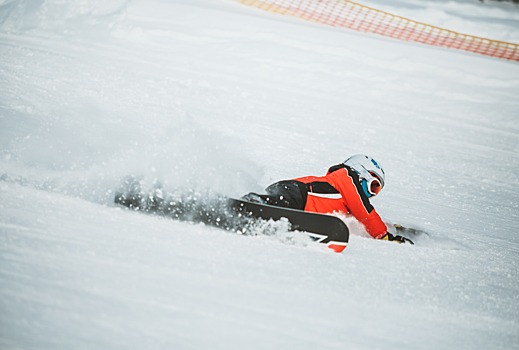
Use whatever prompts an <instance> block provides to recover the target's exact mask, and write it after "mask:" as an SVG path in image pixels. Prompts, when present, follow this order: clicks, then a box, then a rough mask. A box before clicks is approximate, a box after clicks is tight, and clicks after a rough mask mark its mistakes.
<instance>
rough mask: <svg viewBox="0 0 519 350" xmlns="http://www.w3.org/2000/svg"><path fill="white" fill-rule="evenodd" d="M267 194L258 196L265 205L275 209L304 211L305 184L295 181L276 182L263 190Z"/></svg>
mask: <svg viewBox="0 0 519 350" xmlns="http://www.w3.org/2000/svg"><path fill="white" fill-rule="evenodd" d="M265 191H266V192H267V194H262V195H260V197H261V198H263V199H264V200H265V201H266V202H267V204H270V205H275V206H277V207H284V208H292V209H299V210H304V209H305V205H306V198H307V196H308V188H307V186H306V184H304V183H302V182H299V181H296V180H285V181H279V182H276V183H274V184H272V185H270V186H269V187H267V188H266V189H265Z"/></svg>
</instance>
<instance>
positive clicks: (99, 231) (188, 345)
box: [0, 0, 519, 349]
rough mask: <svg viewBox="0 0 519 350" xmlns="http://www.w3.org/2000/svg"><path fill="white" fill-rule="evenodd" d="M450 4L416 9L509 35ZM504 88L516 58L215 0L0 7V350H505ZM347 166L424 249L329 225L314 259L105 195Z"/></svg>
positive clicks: (515, 109) (516, 338) (511, 167)
mask: <svg viewBox="0 0 519 350" xmlns="http://www.w3.org/2000/svg"><path fill="white" fill-rule="evenodd" d="M456 3H458V2H452V1H450V2H440V1H439V2H429V3H427V10H424V11H423V13H422V14H421V16H423V17H422V18H417V19H419V20H424V21H425V20H426V19H427V18H426V17H427V14H428V13H430V17H429V18H430V19H431V22H434V20H435V19H437V18H438V16H437V14H438V13H449V16H458V17H457V18H458V19H459V20H460V21H462V22H464V23H470V24H471V26H474V27H484V28H485V30H486V31H487V33H488V34H489V35H488V36H490V37H494V38H517V37H519V36H518V34H517V33H518V28H519V27H518V26H517V25H516V24H517V18H516V17H513V15H510V18H504V17H499V16H497V15H495V14H496V11H501V9H502V8H503V7H502V6H503V4H500V5H495V7H493V6H494V5H492V4H480V3H479V2H477V1H473V2H469V1H468V0H467V1H459V6H472V7H470V8H477V9H478V10H477V12H474V14H475V15H474V16H470V15H468V14H467V12H466V11H460V12H456V11H454V12H453V11H450V10H449V8H452V7H453V6H454V4H456ZM371 4H373V2H372V3H371ZM395 4H398V8H400V9H408V11H411V12H412V11H413V7H412V6H411V5H410V4H409V2H406V1H403V0H402V1H399V2H397V3H395ZM395 6H396V5H395ZM482 6H487V7H485V9H488V14H489V15H488V16H487V17H485V16H484V15H485V12H484V11H483V10H481V9H482V8H483V7H482ZM511 6H515V5H511ZM430 9H432V10H434V11H428V10H430ZM500 13H501V12H500ZM402 15H407V14H406V13H402ZM467 28H468V27H467ZM454 29H456V28H454ZM498 32H499V33H501V34H499V36H498ZM471 34H477V33H471ZM494 34H495V35H494ZM517 91H519V65H517V63H513V62H507V61H501V60H496V59H492V58H487V57H483V56H477V55H472V54H468V53H464V52H457V51H451V50H444V49H438V48H431V47H426V46H421V45H416V44H410V43H403V42H398V41H394V40H386V39H384V38H381V37H375V36H369V35H363V34H359V33H354V32H349V31H346V30H341V29H330V28H326V27H321V26H319V25H315V24H310V23H305V22H301V21H298V20H294V19H290V18H285V17H282V16H274V15H270V14H267V13H263V12H261V11H257V10H255V9H253V8H248V7H243V6H241V5H239V4H237V3H236V2H234V1H224V0H177V1H166V0H148V1H143V0H133V1H123V0H110V1H80V2H77V1H76V2H73V1H58V0H44V1H21V0H20V1H15V0H13V1H0V286H1V287H0V347H1V348H2V349H4V348H5V349H15V348H16V349H18V348H22V349H71V348H87V349H99V348H108V349H115V348H124V349H127V348H175V349H206V348H222V349H230V348H231V349H235V348H236V349H238V348H254V349H274V348H288V347H294V348H296V347H297V348H303V349H306V348H308V349H315V348H324V349H333V348H338V349H343V348H354V349H377V348H380V349H437V348H451V349H475V348H482V349H483V348H492V349H500V348H502V349H510V348H515V347H517V346H518V345H519V307H518V305H519V297H518V295H519V294H518V291H519V285H518V282H517V281H518V280H519V273H518V261H517V259H518V253H519V239H518V232H517V226H518V224H519V218H518V215H519V211H518V207H519V204H518V203H519V190H517V188H518V186H517V185H518V183H519V171H518V170H519V158H518V157H517V154H518V152H519V142H518V141H519V137H518V135H519V124H518V122H517V116H518V115H519V101H518V100H517V97H516V96H517ZM354 153H368V154H372V155H373V156H374V157H376V158H377V159H378V160H379V161H380V162H381V163H382V164H383V165H384V167H385V169H386V171H387V173H388V177H387V183H388V184H387V186H386V188H385V190H384V192H383V194H382V195H381V196H380V198H376V199H374V201H373V204H374V205H375V206H376V207H377V209H378V211H379V212H380V213H381V215H382V216H383V217H384V218H385V219H387V220H390V221H393V222H399V223H403V224H408V225H415V226H419V227H423V228H425V229H427V230H428V231H430V232H431V235H430V236H429V237H423V238H421V239H419V240H418V241H417V244H416V245H415V246H400V245H396V244H391V243H389V242H380V241H375V240H372V239H369V238H366V237H365V234H364V233H363V232H362V229H361V228H360V227H359V226H358V225H356V224H355V223H353V222H350V226H351V227H352V230H353V237H352V238H351V241H350V245H349V247H348V248H347V249H346V251H345V252H344V253H342V254H335V253H333V252H331V251H328V250H327V249H325V248H323V247H322V246H320V245H317V244H314V243H310V242H308V240H306V239H304V237H300V236H294V235H293V234H288V233H287V232H286V231H284V229H283V227H280V228H279V230H278V233H277V234H276V235H274V236H262V235H259V236H254V237H246V236H240V235H237V234H233V233H227V232H221V231H218V230H215V229H213V228H209V227H204V226H201V225H193V224H186V223H178V222H174V221H171V220H167V219H164V218H157V217H150V216H144V215H141V214H139V213H133V212H128V211H125V210H123V209H121V208H117V207H115V206H114V205H113V204H112V200H113V191H114V190H115V189H116V188H117V186H118V185H119V183H120V181H121V178H122V177H124V176H126V175H129V174H133V175H137V176H140V177H142V178H143V182H144V183H147V184H149V185H150V186H151V184H152V183H153V182H154V181H160V182H161V183H162V184H163V186H164V188H165V189H166V190H168V189H170V190H176V189H179V188H190V189H199V190H205V189H207V188H210V189H212V190H213V191H216V192H219V193H224V194H227V195H230V196H239V195H241V194H243V193H246V192H248V191H251V190H256V191H261V190H262V188H263V187H265V186H266V185H268V184H270V183H272V182H274V181H277V180H280V179H285V178H293V177H297V176H303V175H314V174H315V175H318V174H322V173H324V172H325V171H326V169H327V168H328V167H329V166H330V165H332V164H335V163H338V162H340V161H342V160H344V158H345V157H347V156H348V155H350V154H354Z"/></svg>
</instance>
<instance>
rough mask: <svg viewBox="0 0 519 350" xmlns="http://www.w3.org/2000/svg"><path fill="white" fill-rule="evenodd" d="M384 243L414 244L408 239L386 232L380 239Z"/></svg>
mask: <svg viewBox="0 0 519 350" xmlns="http://www.w3.org/2000/svg"><path fill="white" fill-rule="evenodd" d="M381 239H382V240H384V241H392V242H397V243H400V244H401V243H410V244H414V242H413V241H411V240H410V239H409V238H406V237H403V236H399V235H392V234H391V233H389V232H387V233H386V234H385V235H384V236H383V237H382V238H381Z"/></svg>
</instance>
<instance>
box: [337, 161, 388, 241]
mask: <svg viewBox="0 0 519 350" xmlns="http://www.w3.org/2000/svg"><path fill="white" fill-rule="evenodd" d="M330 176H331V177H332V179H333V186H334V187H335V188H336V189H337V190H338V191H339V192H340V194H341V196H342V198H343V199H344V202H345V203H346V206H347V208H348V210H349V212H350V213H351V214H352V215H353V216H354V217H355V218H356V219H357V220H358V221H360V222H361V223H362V224H363V225H364V227H365V228H366V231H368V233H369V234H370V235H371V236H372V237H373V238H377V239H380V238H382V236H384V235H385V234H386V232H387V227H386V224H385V223H384V221H382V219H381V218H380V215H378V213H377V211H376V210H375V208H374V207H373V206H372V205H371V203H370V202H369V199H368V197H367V196H366V194H365V193H364V191H362V186H361V185H360V180H359V177H358V175H357V173H355V172H354V171H351V170H349V169H348V168H344V169H340V170H338V171H335V172H333V173H332V174H330Z"/></svg>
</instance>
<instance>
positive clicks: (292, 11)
mask: <svg viewBox="0 0 519 350" xmlns="http://www.w3.org/2000/svg"><path fill="white" fill-rule="evenodd" d="M239 1H240V2H241V3H242V4H245V5H250V6H254V7H258V8H260V9H263V10H266V11H270V12H274V13H279V14H284V15H291V16H296V17H299V18H302V19H305V20H308V21H312V22H318V23H322V24H326V25H330V26H334V27H344V28H349V29H353V30H356V31H360V32H368V33H374V34H379V35H384V36H388V37H391V38H395V39H400V40H406V41H414V42H418V43H423V44H428V45H434V46H441V47H448V48H453V49H459V50H465V51H470V52H475V53H479V54H482V55H487V56H492V57H498V58H504V59H508V60H514V61H519V45H518V44H513V43H507V42H504V41H498V40H491V39H485V38H480V37H477V36H473V35H467V34H461V33H457V32H454V31H452V30H448V29H443V28H439V27H435V26H432V25H428V24H425V23H420V22H417V21H413V20H410V19H408V18H405V17H400V16H395V15H393V14H390V13H387V12H384V11H381V10H377V9H374V8H371V7H368V6H364V5H360V4H357V3H355V2H351V1H348V0H239Z"/></svg>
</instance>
